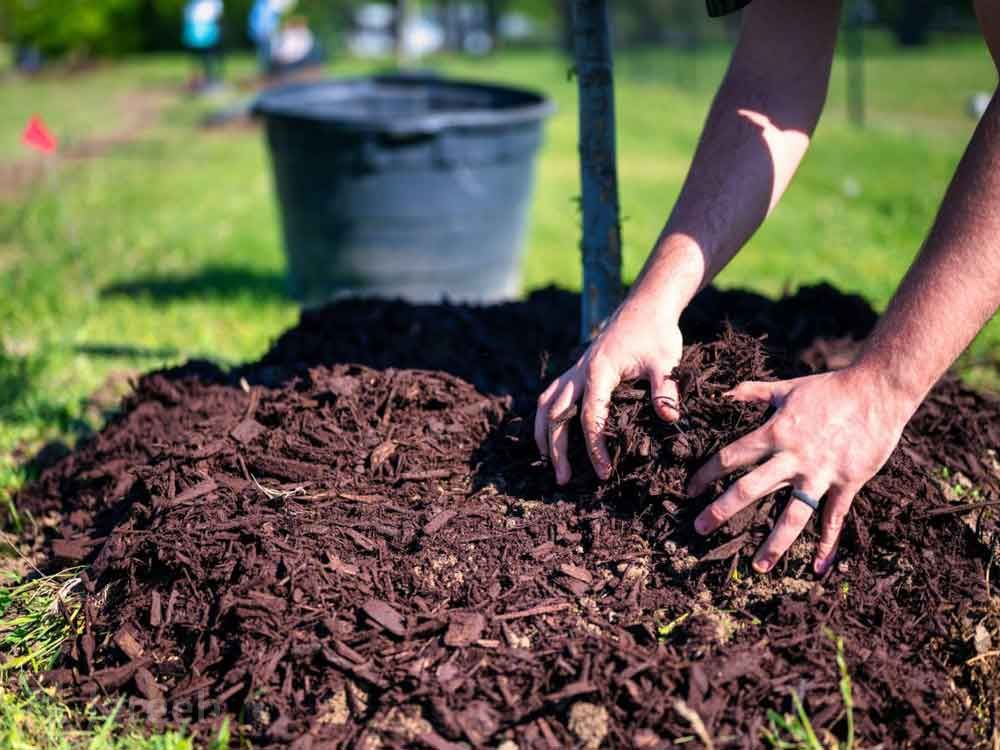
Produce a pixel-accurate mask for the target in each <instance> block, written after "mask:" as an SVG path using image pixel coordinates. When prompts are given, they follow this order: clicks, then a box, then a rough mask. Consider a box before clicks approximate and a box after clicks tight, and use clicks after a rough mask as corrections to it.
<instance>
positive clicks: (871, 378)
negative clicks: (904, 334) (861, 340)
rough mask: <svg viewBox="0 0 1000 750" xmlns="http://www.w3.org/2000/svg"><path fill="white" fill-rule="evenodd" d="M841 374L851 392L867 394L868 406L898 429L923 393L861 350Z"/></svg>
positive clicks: (917, 405)
mask: <svg viewBox="0 0 1000 750" xmlns="http://www.w3.org/2000/svg"><path fill="white" fill-rule="evenodd" d="M841 373H842V374H843V376H844V378H845V379H846V381H847V383H848V387H849V388H850V389H851V390H852V392H859V393H866V394H868V396H869V403H870V404H871V407H872V409H873V410H875V411H878V412H879V413H880V414H881V415H882V418H883V419H885V420H887V421H888V422H889V423H891V424H895V425H896V426H898V427H899V429H902V428H903V426H905V425H906V423H907V422H908V421H909V420H910V417H912V416H913V413H914V412H915V411H916V410H917V407H919V406H920V402H921V401H922V400H923V398H924V395H925V392H924V391H923V390H921V389H919V388H917V387H916V386H915V385H914V384H913V383H912V382H910V381H909V380H908V379H906V378H902V377H900V376H899V373H898V372H897V371H896V370H895V369H894V368H892V367H889V366H886V364H885V363H883V362H881V361H880V360H879V359H877V358H873V357H869V356H866V354H865V353H862V354H861V356H859V357H858V359H857V360H855V362H854V363H853V364H851V365H849V366H848V367H846V368H844V369H843V370H841Z"/></svg>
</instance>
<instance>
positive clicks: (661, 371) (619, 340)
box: [535, 298, 682, 484]
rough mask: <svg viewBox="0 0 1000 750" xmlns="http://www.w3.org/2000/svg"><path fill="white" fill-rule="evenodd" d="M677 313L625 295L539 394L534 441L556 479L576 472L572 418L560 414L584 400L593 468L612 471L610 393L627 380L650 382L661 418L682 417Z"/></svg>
mask: <svg viewBox="0 0 1000 750" xmlns="http://www.w3.org/2000/svg"><path fill="white" fill-rule="evenodd" d="M681 348H682V340H681V331H680V328H679V327H678V325H677V316H676V315H675V314H670V313H667V312H665V311H661V310H658V309H657V305H655V304H651V303H649V302H643V301H642V300H640V299H638V298H633V299H629V300H626V301H625V302H624V303H623V304H622V306H621V307H620V308H619V309H618V311H617V312H616V313H615V314H614V315H613V316H612V317H611V319H610V320H609V321H608V324H607V326H606V327H605V328H604V330H603V331H601V333H600V334H599V335H598V336H597V338H596V339H594V341H593V342H592V343H591V344H590V347H589V348H588V349H587V351H586V352H584V353H583V356H582V357H580V359H579V360H578V361H577V363H576V364H575V365H573V366H572V367H571V368H570V369H569V370H567V371H566V372H564V373H563V374H562V375H561V376H560V377H558V378H557V379H556V380H555V381H554V382H553V383H552V384H551V385H549V387H548V388H546V389H545V391H544V392H543V393H542V395H541V396H539V397H538V410H537V411H536V412H535V442H536V443H537V444H538V450H539V452H540V453H541V454H542V456H543V457H545V458H549V459H551V461H552V466H553V468H554V470H555V474H556V482H557V483H558V484H566V483H567V482H569V480H570V477H571V476H572V469H571V468H570V465H569V457H568V455H567V454H568V448H569V429H570V425H571V424H572V422H573V420H569V419H560V417H561V416H562V415H564V414H566V412H567V410H568V409H569V408H570V407H571V406H573V405H574V404H576V403H577V402H578V401H582V403H581V406H580V424H581V425H582V426H583V433H584V440H585V441H586V444H587V452H588V453H589V454H590V462H591V463H592V464H593V466H594V471H596V472H597V476H598V477H600V478H601V479H602V480H604V479H607V478H608V477H609V476H611V458H610V456H609V455H608V448H607V445H606V444H605V440H604V424H605V422H606V421H607V418H608V404H609V403H610V400H611V392H612V391H613V390H614V389H615V388H616V387H617V386H618V384H619V383H621V382H622V381H624V380H646V381H648V382H649V386H650V392H651V395H652V400H653V409H654V410H655V411H656V413H657V414H658V415H659V417H660V418H661V419H664V420H666V421H668V422H674V421H676V420H678V419H679V418H680V410H679V407H680V404H679V400H678V393H677V384H676V383H674V381H673V380H671V379H670V374H671V372H672V371H673V369H674V367H676V366H677V363H678V362H679V361H680V357H681Z"/></svg>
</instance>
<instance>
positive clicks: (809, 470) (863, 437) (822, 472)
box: [688, 368, 915, 574]
mask: <svg viewBox="0 0 1000 750" xmlns="http://www.w3.org/2000/svg"><path fill="white" fill-rule="evenodd" d="M727 395H728V396H729V397H730V398H733V399H736V400H738V401H764V402H770V403H771V405H772V406H774V407H775V408H776V409H777V411H776V412H775V413H774V415H773V416H772V417H771V419H769V420H768V421H767V423H766V424H764V425H763V426H762V427H760V428H758V429H757V430H755V431H753V432H751V433H750V434H748V435H746V436H744V437H742V438H740V439H739V440H737V441H735V442H733V443H731V444H730V445H728V446H726V447H725V448H723V449H722V450H720V451H719V452H718V453H716V454H715V455H714V456H712V458H711V459H709V461H708V462H707V463H706V464H705V465H704V466H702V467H701V469H699V470H698V472H697V473H696V474H695V475H694V477H692V479H691V481H690V482H689V484H688V494H689V495H690V496H691V497H694V496H696V495H699V494H701V493H702V492H704V491H705V490H706V489H707V488H708V486H709V485H710V484H711V483H712V482H714V481H715V480H717V479H720V478H722V477H724V476H726V475H728V474H730V473H732V472H733V471H735V470H736V469H739V468H741V467H745V466H750V465H752V464H756V463H758V462H760V461H764V460H765V459H767V460H766V461H764V463H762V464H761V465H760V466H758V467H757V468H755V469H754V470H753V471H751V472H750V473H749V474H746V475H745V476H743V477H741V478H740V479H738V480H736V481H735V482H733V483H732V484H731V485H730V486H729V487H728V488H727V489H726V491H725V492H724V493H723V494H722V495H721V496H720V497H719V498H718V499H716V500H715V501H714V502H713V503H712V504H711V505H709V506H708V507H707V508H705V509H704V510H703V511H702V512H701V513H700V514H699V515H698V517H697V518H696V519H695V530H696V531H697V532H698V533H699V534H710V533H712V532H713V531H715V530H716V529H718V528H719V527H720V526H722V524H724V523H725V522H726V521H727V520H728V519H730V518H731V517H732V516H734V515H735V514H736V513H738V512H739V511H741V510H742V509H743V508H746V507H747V506H749V505H750V504H751V503H753V502H756V501H757V500H759V499H761V498H763V497H765V496H767V495H770V494H771V493H773V492H775V491H777V490H779V489H781V488H782V487H787V486H789V485H790V486H792V487H794V488H795V489H797V490H800V491H802V492H804V493H806V494H807V495H809V496H810V497H812V498H814V499H816V500H820V499H822V498H823V497H824V496H825V501H824V502H823V504H822V505H821V511H822V514H823V520H822V527H821V533H820V541H819V547H818V548H817V551H816V556H815V559H814V562H813V569H814V571H815V572H816V573H818V574H823V573H825V572H826V571H827V570H828V569H829V568H830V565H831V564H832V563H833V560H834V554H835V552H836V548H837V543H838V540H839V537H840V532H841V530H842V528H843V525H844V518H845V517H846V515H847V512H848V510H849V509H850V507H851V503H852V502H853V500H854V496H855V495H856V494H857V493H858V491H859V490H860V489H861V487H862V486H863V485H864V484H865V483H866V482H867V481H868V480H869V479H871V478H872V477H873V476H874V475H875V473H876V472H878V470H879V469H881V468H882V466H883V465H884V464H885V462H886V461H887V460H888V459H889V456H890V454H891V453H892V451H893V449H894V448H895V447H896V444H897V443H898V442H899V438H900V435H901V434H902V432H903V427H904V426H905V425H906V422H907V421H908V420H909V418H910V417H911V416H912V414H913V411H914V408H915V405H914V404H912V403H910V402H909V400H907V399H906V398H903V397H901V396H900V395H898V394H895V393H893V392H892V391H891V389H889V388H887V387H885V386H883V385H882V384H881V383H880V382H879V380H878V378H876V377H873V376H871V375H870V374H867V373H864V372H861V371H858V370H857V369H856V368H847V369H844V370H839V371H836V372H828V373H822V374H819V375H810V376H808V377H804V378H797V379H795V380H785V381H777V382H772V383H763V382H746V383H741V384H740V385H738V386H737V387H736V388H734V389H733V390H732V391H730V392H729V393H728V394H727ZM812 514H813V510H812V508H810V507H809V506H808V505H807V504H806V503H804V502H802V501H800V500H797V499H794V498H793V499H792V500H791V502H789V504H788V506H787V507H786V508H785V510H784V512H783V513H782V514H781V517H780V518H779V519H778V522H777V524H775V527H774V529H772V531H771V534H770V536H768V538H767V540H766V541H765V542H764V543H763V544H762V545H761V547H760V548H759V549H758V550H757V554H756V555H755V557H754V562H753V567H754V569H755V570H756V571H757V572H759V573H765V572H767V571H769V570H771V568H773V567H774V565H775V563H776V562H777V561H778V559H779V558H780V557H781V556H782V555H783V554H784V553H785V551H786V550H788V548H789V547H790V546H791V545H792V543H793V542H794V541H795V540H796V539H797V538H798V536H799V534H801V533H802V530H803V529H804V528H805V526H806V524H807V523H808V521H809V518H810V517H811V516H812Z"/></svg>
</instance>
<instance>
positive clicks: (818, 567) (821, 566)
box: [813, 559, 830, 576]
mask: <svg viewBox="0 0 1000 750" xmlns="http://www.w3.org/2000/svg"><path fill="white" fill-rule="evenodd" d="M829 568H830V560H829V559H826V560H816V562H815V563H813V571H814V572H815V573H816V575H820V576H821V575H823V574H824V573H826V571H827V570H828V569H829Z"/></svg>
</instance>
